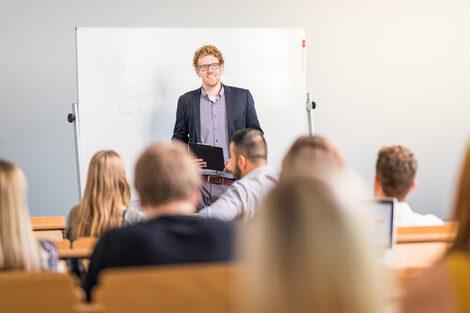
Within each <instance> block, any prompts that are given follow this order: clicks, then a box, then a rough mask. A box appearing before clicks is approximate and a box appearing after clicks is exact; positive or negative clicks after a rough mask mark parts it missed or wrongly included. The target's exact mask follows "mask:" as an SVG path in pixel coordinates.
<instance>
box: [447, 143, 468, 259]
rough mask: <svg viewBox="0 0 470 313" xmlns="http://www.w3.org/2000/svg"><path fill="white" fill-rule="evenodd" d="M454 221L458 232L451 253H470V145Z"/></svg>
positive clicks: (461, 178) (453, 214) (457, 198)
mask: <svg viewBox="0 0 470 313" xmlns="http://www.w3.org/2000/svg"><path fill="white" fill-rule="evenodd" d="M452 220H453V221H456V222H457V223H458V231H457V236H456V237H455V240H454V243H453V244H452V246H451V247H450V249H449V252H452V251H470V144H469V145H468V146H467V151H466V152H465V157H464V161H463V164H462V169H461V170H460V175H459V180H458V184H457V191H456V196H455V202H454V208H453V211H452Z"/></svg>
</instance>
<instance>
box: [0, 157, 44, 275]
mask: <svg viewBox="0 0 470 313" xmlns="http://www.w3.org/2000/svg"><path fill="white" fill-rule="evenodd" d="M26 192H27V183H26V177H25V175H24V173H23V171H22V170H21V169H20V168H19V167H17V166H16V165H14V164H12V163H9V162H7V161H2V160H0V270H26V271H39V270H40V269H41V257H40V250H39V243H38V241H37V240H36V238H35V237H34V235H33V231H32V228H31V222H30V219H29V213H28V202H27V196H26Z"/></svg>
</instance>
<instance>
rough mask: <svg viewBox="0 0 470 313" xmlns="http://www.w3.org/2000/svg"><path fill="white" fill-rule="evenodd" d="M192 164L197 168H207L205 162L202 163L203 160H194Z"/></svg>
mask: <svg viewBox="0 0 470 313" xmlns="http://www.w3.org/2000/svg"><path fill="white" fill-rule="evenodd" d="M194 163H196V165H197V166H199V167H200V168H205V167H207V162H206V161H204V160H203V159H194Z"/></svg>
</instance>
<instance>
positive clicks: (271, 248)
mask: <svg viewBox="0 0 470 313" xmlns="http://www.w3.org/2000/svg"><path fill="white" fill-rule="evenodd" d="M310 152H311V151H310ZM320 163H321V162H320ZM317 165H319V166H318V167H317V168H316V169H313V168H312V169H311V170H312V171H314V172H315V175H309V173H308V172H309V171H310V170H309V171H306V172H305V173H304V174H298V175H292V173H291V174H289V175H288V176H289V177H287V176H284V177H281V180H280V182H279V184H278V185H277V186H276V187H275V188H274V189H273V190H272V191H271V192H270V193H269V194H268V196H267V197H266V199H265V201H264V203H263V206H262V207H261V210H260V214H259V215H258V216H256V217H255V219H254V220H253V222H252V223H251V224H250V225H248V227H249V229H248V231H247V232H246V233H245V234H243V235H244V237H243V240H242V241H241V243H240V247H241V251H242V257H243V260H244V261H245V262H246V266H247V273H246V276H245V277H244V281H243V283H244V286H243V288H241V290H243V294H242V297H241V299H242V303H243V305H242V307H241V308H240V311H241V312H244V313H255V312H256V313H268V312H269V313H307V312H308V313H311V312H315V313H344V312H348V313H378V312H382V311H383V310H382V308H383V302H382V299H383V297H382V296H381V294H380V292H381V291H382V290H383V287H382V286H381V285H380V284H379V279H378V270H377V268H376V265H377V262H376V261H375V257H374V256H375V254H374V251H375V246H374V245H372V244H370V243H369V242H368V241H367V236H366V235H365V234H364V233H363V231H364V228H363V227H362V225H361V224H360V223H359V221H360V220H361V218H359V217H356V216H353V214H351V213H355V214H356V213H357V214H358V215H360V213H359V212H360V210H356V209H355V200H354V199H353V198H352V197H349V196H348V191H347V190H346V191H345V190H343V189H342V188H341V190H340V189H339V188H338V187H337V186H344V184H342V183H338V184H337V182H338V179H339V177H340V176H341V175H340V174H339V173H338V175H336V174H334V173H332V168H333V167H331V166H326V168H325V167H323V166H321V164H317ZM306 166H307V165H306ZM322 168H324V169H328V170H327V171H324V170H323V169H322ZM333 171H334V170H333ZM330 174H331V175H330Z"/></svg>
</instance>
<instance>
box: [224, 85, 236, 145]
mask: <svg viewBox="0 0 470 313" xmlns="http://www.w3.org/2000/svg"><path fill="white" fill-rule="evenodd" d="M224 92H225V111H226V113H227V126H228V139H229V140H230V138H232V135H233V133H234V131H233V130H234V128H235V125H234V120H233V117H234V113H235V112H234V109H235V108H234V106H233V103H232V93H231V89H230V87H229V86H226V85H224Z"/></svg>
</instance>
